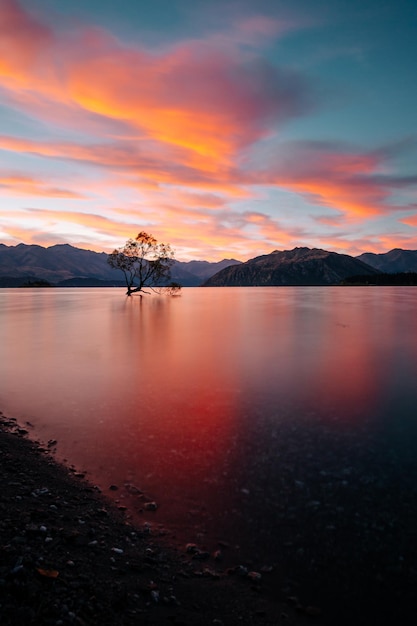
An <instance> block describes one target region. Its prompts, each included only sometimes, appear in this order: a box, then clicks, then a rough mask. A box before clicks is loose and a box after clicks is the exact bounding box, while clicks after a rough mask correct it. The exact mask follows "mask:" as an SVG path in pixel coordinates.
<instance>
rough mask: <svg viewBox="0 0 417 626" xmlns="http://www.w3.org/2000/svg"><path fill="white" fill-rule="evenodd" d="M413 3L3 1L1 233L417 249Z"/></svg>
mask: <svg viewBox="0 0 417 626" xmlns="http://www.w3.org/2000/svg"><path fill="white" fill-rule="evenodd" d="M416 26H417V4H416V3H415V2H414V1H413V0H397V1H395V0H390V1H384V0H349V1H348V0H346V1H345V0H291V1H290V0H256V1H255V0H231V1H230V2H228V1H227V0H220V1H219V0H119V1H118V2H115V1H111V0H71V2H68V1H67V0H20V1H17V0H0V192H1V197H0V242H2V243H5V244H7V245H15V244H17V243H21V242H23V243H35V244H40V245H45V246H49V245H54V244H56V243H70V244H72V245H75V246H78V247H82V248H88V249H93V250H105V251H110V250H111V249H112V248H114V247H118V246H120V245H122V244H123V243H124V242H125V240H126V239H127V238H128V237H132V236H135V235H136V234H137V233H138V232H139V231H140V230H145V231H147V232H149V233H152V234H153V235H154V236H155V237H156V238H157V239H158V240H159V241H163V242H166V243H170V244H171V245H172V247H173V248H174V250H175V251H176V257H177V258H178V259H179V260H185V261H186V260H190V259H206V260H210V261H215V260H220V259H222V258H225V257H227V258H231V257H234V258H237V259H240V260H242V261H244V260H247V259H249V258H253V257H254V256H257V255H259V254H264V253H268V252H271V251H272V250H276V249H279V250H283V249H291V248H293V247H295V246H309V247H320V248H325V249H328V250H334V251H336V252H344V253H348V254H353V255H355V254H360V253H361V252H365V251H373V252H386V251H388V250H390V249H392V248H395V247H401V248H408V249H417V80H416V66H417V37H416Z"/></svg>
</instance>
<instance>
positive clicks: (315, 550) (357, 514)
mask: <svg viewBox="0 0 417 626" xmlns="http://www.w3.org/2000/svg"><path fill="white" fill-rule="evenodd" d="M27 428H30V427H29V426H28V427H27ZM295 433H296V439H297V441H296V445H294V446H292V445H291V440H290V439H288V438H287V439H285V450H282V455H281V457H280V459H281V460H280V463H281V466H282V469H281V471H282V473H283V478H285V472H286V471H288V472H290V473H291V475H292V474H294V471H295V469H294V468H298V470H299V471H298V474H297V476H300V475H301V479H300V480H298V481H296V482H297V484H296V487H297V490H296V491H295V492H294V490H290V491H288V489H287V490H285V489H284V491H282V490H281V492H280V493H279V496H280V499H281V500H282V502H283V503H286V504H285V510H284V511H283V515H282V516H281V517H278V518H277V516H276V515H275V517H274V516H271V518H270V519H278V520H281V521H280V522H279V524H278V525H277V528H276V541H277V543H278V544H282V546H283V549H282V550H281V551H280V553H279V554H280V559H279V560H278V561H277V562H276V563H274V568H273V570H272V571H269V568H265V571H256V570H255V571H252V568H251V565H250V564H249V563H241V564H236V566H233V567H229V568H227V567H226V566H225V565H224V564H223V563H222V561H221V560H218V559H217V558H216V554H215V553H214V554H209V553H208V552H205V550H204V548H203V549H201V551H199V550H198V548H201V546H198V547H196V546H193V545H189V546H188V547H186V546H183V549H182V550H180V551H176V550H174V549H172V548H171V547H170V546H169V545H167V543H166V542H165V543H164V537H161V536H160V534H159V532H158V529H157V528H155V529H154V528H153V527H149V526H147V525H146V524H144V525H142V526H138V527H135V526H134V525H132V524H131V523H130V522H129V521H128V520H127V518H126V517H125V515H124V513H123V511H122V510H120V509H118V508H117V506H116V505H115V504H114V503H111V502H110V501H109V500H107V499H106V498H105V497H103V496H102V495H101V494H100V493H99V491H98V490H97V489H96V488H95V487H94V486H92V485H91V484H89V483H88V482H87V481H86V480H85V479H84V478H83V477H82V476H80V475H77V473H76V472H71V471H70V470H69V469H67V468H65V467H63V466H61V465H59V464H57V463H56V462H55V460H54V459H53V458H52V457H51V456H50V454H49V453H48V450H47V449H44V448H42V446H41V445H37V444H35V443H33V442H31V441H30V440H29V439H28V438H27V433H26V432H25V428H21V427H19V426H18V425H17V424H16V422H15V421H14V420H10V419H6V418H5V417H4V416H0V472H1V480H2V483H1V489H0V624H1V625H2V626H9V625H12V624H13V625H15V624H16V625H19V626H20V625H24V626H26V625H27V626H31V625H40V626H42V625H51V626H52V625H53V626H61V625H62V626H66V625H70V624H71V625H80V626H84V625H85V626H90V625H91V626H93V625H96V624H97V625H98V624H100V625H109V626H110V625H115V626H116V625H119V624H121V625H122V624H123V625H124V624H126V625H130V624H132V625H133V624H135V625H138V624H141V625H142V624H144V625H146V624H149V625H156V624H161V625H164V624H166V625H177V626H179V625H184V626H193V625H200V624H201V625H217V626H222V625H224V626H234V625H235V624H236V625H252V626H266V625H271V626H272V625H275V626H277V625H280V624H297V625H299V626H303V625H305V624H308V625H312V626H314V625H317V626H330V625H332V626H333V625H336V624H337V625H338V626H351V625H353V624H354V625H355V626H360V625H364V626H365V625H366V626H368V625H370V626H373V625H374V624H383V623H392V624H401V626H406V625H408V624H410V625H411V624H413V625H414V624H415V623H416V614H417V609H416V597H417V530H416V529H417V526H416V519H417V488H416V484H417V471H416V464H415V462H414V457H413V456H410V458H409V460H408V464H407V463H405V461H404V458H403V457H402V456H401V458H397V457H395V456H393V453H392V452H391V456H389V450H387V451H386V453H384V454H382V453H381V451H379V449H378V447H377V446H376V444H375V442H374V440H372V439H370V440H369V441H368V440H366V439H365V440H364V441H362V440H361V442H360V445H356V447H355V445H354V443H355V440H354V439H353V440H352V441H350V440H349V441H350V445H348V444H347V441H348V439H347V438H346V437H344V438H343V439H342V440H343V448H341V449H340V450H339V449H338V448H337V447H336V448H334V450H333V452H332V453H330V452H329V451H328V449H327V447H324V448H323V450H322V449H321V447H320V438H319V439H318V440H314V439H313V433H311V432H310V433H309V432H308V431H306V433H307V434H306V437H307V435H308V439H309V442H308V446H311V445H312V443H313V447H314V449H316V450H317V454H319V456H320V468H321V469H320V472H317V471H313V469H314V467H313V468H312V467H310V465H311V464H313V465H314V459H315V457H314V456H312V455H311V454H307V450H309V449H310V448H309V447H308V448H305V446H304V443H305V442H303V439H302V434H301V431H295ZM310 440H312V442H311V441H310ZM333 444H334V446H335V442H333ZM276 445H278V444H276ZM413 449H414V447H413ZM294 450H295V451H296V453H297V455H298V456H297V458H299V457H300V455H301V457H302V458H300V459H299V462H298V463H297V464H295V463H294V459H292V461H291V463H290V462H289V460H291V458H292V457H291V455H292V454H295V452H294ZM326 450H327V456H326ZM355 450H356V452H355ZM336 452H337V454H336ZM286 454H287V456H288V455H289V456H288V459H287V457H286V456H285V455H286ZM355 455H356V456H355ZM363 455H365V458H366V463H364V461H363V459H362V456H363ZM369 456H371V457H372V458H373V456H374V457H375V459H374V461H373V464H372V467H373V473H372V472H371V471H370V465H369V464H370V461H369ZM286 459H287V460H288V463H287V462H286ZM338 459H339V460H338ZM348 461H349V463H350V465H349V466H348V465H347V464H348ZM309 464H310V465H309ZM335 464H337V466H338V467H339V466H341V467H344V469H343V471H342V474H341V479H342V480H341V482H340V481H339V482H338V479H337V474H336V472H335V471H333V470H332V467H333V465H335ZM341 464H342V465H341ZM300 472H301V474H300ZM302 472H304V474H305V477H304V474H303V473H302ZM356 473H357V474H358V476H357V479H356ZM287 482H288V481H287ZM287 482H286V481H284V483H285V484H287ZM285 484H284V487H285ZM288 484H289V482H288ZM307 486H308V494H307V495H308V502H307V506H305V505H304V501H303V499H302V495H303V493H304V491H305V490H306V489H307ZM293 492H294V493H293ZM345 492H346V493H345ZM299 494H301V495H299ZM267 495H268V494H264V499H265V500H267ZM319 497H320V498H321V500H322V502H319V500H318V498H319ZM286 498H287V499H286ZM260 505H261V503H260ZM265 511H266V512H265V515H267V509H265ZM268 519H269V518H268ZM254 533H255V534H256V529H254ZM297 546H298V547H297ZM300 546H301V547H300ZM219 548H221V549H222V550H224V549H227V547H226V546H219ZM271 550H272V548H271ZM274 554H275V551H274Z"/></svg>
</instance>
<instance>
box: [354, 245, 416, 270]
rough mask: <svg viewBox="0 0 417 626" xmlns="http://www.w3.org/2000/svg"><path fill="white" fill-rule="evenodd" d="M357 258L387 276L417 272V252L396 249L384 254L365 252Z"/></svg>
mask: <svg viewBox="0 0 417 626" xmlns="http://www.w3.org/2000/svg"><path fill="white" fill-rule="evenodd" d="M356 258H357V259H359V261H363V262H364V263H367V264H368V265H370V266H371V267H375V268H376V269H377V270H380V271H381V272H385V273H386V274H397V273H400V272H417V250H402V249H401V248H394V250H390V251H389V252H385V253H383V254H374V253H373V252H365V253H364V254H360V255H359V256H357V257H356Z"/></svg>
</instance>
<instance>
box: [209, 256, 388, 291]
mask: <svg viewBox="0 0 417 626" xmlns="http://www.w3.org/2000/svg"><path fill="white" fill-rule="evenodd" d="M379 273H380V272H379V270H377V269H375V268H373V267H371V266H370V265H367V264H366V263H364V262H363V261H360V260H358V259H355V258H353V257H351V256H348V255H347V254H337V253H336V252H328V251H327V250H320V249H317V248H314V249H310V248H294V249H293V250H284V251H283V252H280V251H278V250H275V252H271V254H265V255H262V256H258V257H256V258H254V259H251V260H250V261H247V262H246V263H242V264H241V265H233V266H230V267H226V268H224V269H223V270H221V271H220V272H218V273H217V274H215V275H214V276H212V277H211V278H209V279H208V280H207V281H206V282H205V283H204V285H205V286H207V287H226V286H227V287H247V286H259V287H261V286H262V287H273V286H283V285H338V284H340V283H341V281H343V280H344V279H346V278H348V277H349V276H355V275H359V274H360V275H367V276H373V275H376V274H379Z"/></svg>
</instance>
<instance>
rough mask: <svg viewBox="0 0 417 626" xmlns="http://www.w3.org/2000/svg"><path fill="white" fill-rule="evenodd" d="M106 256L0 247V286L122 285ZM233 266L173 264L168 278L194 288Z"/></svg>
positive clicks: (62, 248)
mask: <svg viewBox="0 0 417 626" xmlns="http://www.w3.org/2000/svg"><path fill="white" fill-rule="evenodd" d="M107 257H108V255H107V254H106V253H105V252H94V251H92V250H82V249H81V248H75V247H74V246H71V245H69V244H58V245H55V246H50V247H49V248H44V247H43V246H37V245H26V244H23V243H21V244H18V245H17V246H6V245H4V244H0V287H18V286H20V285H22V284H25V283H37V282H40V281H47V282H48V283H51V284H53V285H56V286H59V287H99V286H101V287H117V286H124V285H125V282H124V277H123V274H122V272H121V271H118V270H114V269H112V268H111V267H110V265H109V264H108V263H107ZM236 263H240V261H236V260H235V259H224V260H223V261H219V262H217V263H210V262H208V261H188V262H182V261H174V265H173V267H172V271H171V276H172V280H173V281H175V282H178V283H180V284H181V285H183V286H184V287H196V286H198V285H201V284H202V283H203V282H204V281H205V280H207V279H208V278H210V276H212V275H213V274H216V273H217V272H218V271H219V270H222V269H223V268H225V267H227V266H228V265H232V264H236Z"/></svg>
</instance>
